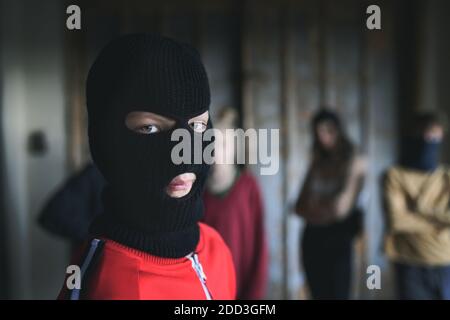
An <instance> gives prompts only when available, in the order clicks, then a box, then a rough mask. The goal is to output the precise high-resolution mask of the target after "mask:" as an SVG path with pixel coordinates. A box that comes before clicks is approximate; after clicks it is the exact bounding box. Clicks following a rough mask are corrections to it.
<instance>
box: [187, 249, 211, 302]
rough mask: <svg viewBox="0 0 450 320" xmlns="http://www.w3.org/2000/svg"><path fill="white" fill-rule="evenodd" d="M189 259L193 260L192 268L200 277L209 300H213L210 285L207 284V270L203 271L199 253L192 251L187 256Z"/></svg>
mask: <svg viewBox="0 0 450 320" xmlns="http://www.w3.org/2000/svg"><path fill="white" fill-rule="evenodd" d="M187 258H188V259H189V260H191V264H192V269H194V271H195V273H196V274H197V277H198V279H199V280H200V283H201V285H202V288H203V292H204V293H205V295H206V299H207V300H212V296H211V293H210V292H209V290H208V287H207V286H206V279H207V278H206V275H205V272H203V267H202V265H201V263H200V261H199V259H198V255H197V254H196V253H191V254H189V255H188V256H187Z"/></svg>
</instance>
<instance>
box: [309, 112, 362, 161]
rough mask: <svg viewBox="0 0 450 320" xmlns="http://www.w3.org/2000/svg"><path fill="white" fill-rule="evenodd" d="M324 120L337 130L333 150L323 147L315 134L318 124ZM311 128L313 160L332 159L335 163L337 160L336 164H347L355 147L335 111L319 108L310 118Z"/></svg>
mask: <svg viewBox="0 0 450 320" xmlns="http://www.w3.org/2000/svg"><path fill="white" fill-rule="evenodd" d="M325 121H328V122H330V123H332V124H333V125H334V127H335V128H336V131H337V142H336V146H335V147H334V148H333V150H327V149H325V148H324V147H323V145H322V143H321V142H320V139H319V137H318V135H317V128H318V126H319V125H320V124H321V123H323V122H325ZM311 130H312V134H313V137H314V139H313V150H312V151H313V161H314V162H322V161H333V163H335V162H336V161H337V162H338V163H336V164H337V165H343V166H347V165H348V163H349V162H350V160H351V159H352V158H353V156H354V152H355V147H354V145H353V143H352V142H351V141H350V139H349V138H348V136H347V134H346V132H345V130H344V129H343V127H342V122H341V120H340V119H339V116H338V115H337V113H335V112H333V111H330V110H328V109H321V110H319V111H318V112H317V113H316V114H315V116H314V118H313V120H312V125H311Z"/></svg>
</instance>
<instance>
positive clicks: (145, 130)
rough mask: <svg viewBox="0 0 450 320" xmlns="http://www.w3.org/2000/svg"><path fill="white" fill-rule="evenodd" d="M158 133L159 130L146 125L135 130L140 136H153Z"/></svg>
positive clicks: (151, 125) (153, 126)
mask: <svg viewBox="0 0 450 320" xmlns="http://www.w3.org/2000/svg"><path fill="white" fill-rule="evenodd" d="M159 131H161V130H160V129H159V128H158V127H157V126H155V125H153V124H147V125H144V126H141V127H138V128H137V129H136V132H137V133H141V134H153V133H157V132H159Z"/></svg>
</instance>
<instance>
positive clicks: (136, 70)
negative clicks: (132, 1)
mask: <svg viewBox="0 0 450 320" xmlns="http://www.w3.org/2000/svg"><path fill="white" fill-rule="evenodd" d="M86 99H87V108H88V116H89V144H90V148H91V153H92V157H93V160H94V162H95V163H96V165H97V166H98V168H99V169H100V171H101V172H102V173H103V175H104V177H105V179H106V180H107V187H106V188H105V190H104V196H103V201H104V207H105V212H104V214H102V215H100V216H99V217H98V218H97V219H96V220H95V221H94V222H93V224H92V225H91V233H92V234H93V235H95V236H105V237H107V238H109V239H112V240H115V241H117V242H119V243H122V244H124V245H126V246H129V247H132V248H135V249H138V250H141V251H145V252H148V253H151V254H153V255H156V256H161V257H171V258H177V257H182V256H184V255H186V254H188V253H190V252H192V251H193V250H194V249H195V247H196V245H197V243H198V239H199V227H198V221H199V220H200V219H201V217H202V214H203V203H202V199H201V193H202V191H203V186H204V183H205V179H206V176H207V172H208V165H206V164H205V163H202V164H180V165H175V164H174V163H173V161H172V159H171V151H172V148H173V146H174V145H176V144H177V143H178V142H177V141H171V134H172V132H173V130H175V129H177V128H185V129H186V130H189V132H190V133H191V140H192V143H191V146H194V143H193V140H194V136H195V135H201V133H197V132H194V131H193V130H192V128H191V127H190V126H189V125H188V120H189V119H190V118H192V117H195V116H198V115H200V114H202V113H204V112H205V111H207V110H208V108H209V104H210V92H209V85H208V78H207V75H206V72H205V69H204V67H203V64H202V62H201V60H200V57H199V54H198V53H197V51H196V50H195V49H193V48H192V47H190V46H188V45H185V44H181V43H178V42H176V41H174V40H172V39H169V38H165V37H162V36H158V35H150V34H131V35H126V36H122V37H119V38H117V39H115V40H113V41H112V42H111V43H109V44H108V45H107V46H106V47H105V48H104V49H103V50H102V51H101V53H100V55H99V56H98V57H97V59H96V60H95V62H94V64H93V66H92V67H91V69H90V71H89V76H88V80H87V89H86ZM131 111H144V112H152V113H156V114H159V115H162V116H165V117H169V118H171V119H173V120H175V121H176V125H175V127H174V128H172V129H170V130H169V131H162V132H157V133H154V134H148V135H146V134H139V133H135V132H133V131H131V130H130V129H128V128H127V127H126V125H125V119H126V115H127V114H128V113H129V112H131ZM208 127H211V124H210V123H209V124H208ZM205 146H206V145H205V143H202V147H203V148H205ZM196 151H200V152H202V150H196ZM193 158H194V150H192V159H193ZM185 172H192V173H195V175H196V181H195V182H194V184H193V186H192V189H191V191H190V192H189V193H188V194H187V195H186V196H184V197H182V198H171V197H170V196H169V195H167V193H166V191H165V189H166V187H167V185H168V184H169V183H170V181H171V180H172V179H173V178H174V177H176V176H177V175H179V174H182V173H185Z"/></svg>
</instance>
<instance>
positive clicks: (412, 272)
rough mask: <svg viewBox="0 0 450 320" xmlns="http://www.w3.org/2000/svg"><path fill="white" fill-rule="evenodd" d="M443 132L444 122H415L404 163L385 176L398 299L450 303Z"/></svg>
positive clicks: (449, 184)
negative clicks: (442, 155)
mask: <svg viewBox="0 0 450 320" xmlns="http://www.w3.org/2000/svg"><path fill="white" fill-rule="evenodd" d="M444 129H445V126H444V122H443V120H442V117H439V116H437V115H434V114H432V113H423V114H418V115H416V116H414V121H413V123H412V127H411V129H410V130H409V132H408V134H407V137H408V138H406V139H404V141H403V145H402V149H401V157H400V163H399V165H398V166H394V167H392V168H390V169H389V171H388V173H387V175H386V180H385V185H384V188H385V189H384V195H385V200H386V212H387V227H388V228H387V231H388V232H387V235H386V241H385V244H386V248H385V249H386V253H387V255H388V257H389V258H390V260H391V261H392V262H393V263H394V267H395V272H396V282H397V296H398V298H399V299H421V300H422V299H426V300H428V299H433V300H435V299H450V170H449V169H448V168H446V167H445V166H443V165H441V164H440V163H439V160H440V159H439V158H440V146H441V144H442V140H443V137H444Z"/></svg>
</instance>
